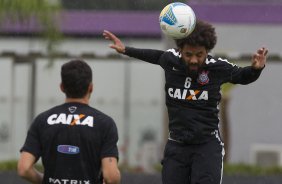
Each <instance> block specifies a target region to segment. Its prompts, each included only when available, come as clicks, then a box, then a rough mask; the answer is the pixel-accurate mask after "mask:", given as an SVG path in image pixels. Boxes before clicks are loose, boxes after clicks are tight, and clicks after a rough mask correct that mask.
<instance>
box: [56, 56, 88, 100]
mask: <svg viewBox="0 0 282 184" xmlns="http://www.w3.org/2000/svg"><path fill="white" fill-rule="evenodd" d="M61 79H62V85H63V87H64V92H65V94H66V96H67V97H68V98H82V97H84V96H85V95H86V93H87V90H88V87H89V85H90V83H91V82H92V70H91V68H90V66H89V65H88V64H87V63H86V62H85V61H82V60H78V59H77V60H71V61H69V62H67V63H65V64H63V65H62V67H61Z"/></svg>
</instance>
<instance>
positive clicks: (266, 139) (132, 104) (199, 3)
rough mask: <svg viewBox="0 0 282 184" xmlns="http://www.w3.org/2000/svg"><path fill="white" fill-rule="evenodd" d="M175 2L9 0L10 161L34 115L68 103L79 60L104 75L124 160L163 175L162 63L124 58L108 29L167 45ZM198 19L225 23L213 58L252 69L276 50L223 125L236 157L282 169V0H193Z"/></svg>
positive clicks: (5, 144)
mask: <svg viewBox="0 0 282 184" xmlns="http://www.w3.org/2000/svg"><path fill="white" fill-rule="evenodd" d="M170 2H173V1H168V0H162V1H157V0H135V1H130V0H118V1H110V0H80V1H77V0H61V1H60V0H41V1H38V0H37V1H36V0H25V1H19V0H10V1H1V2H0V3H2V4H0V7H1V8H0V12H1V16H0V25H1V27H0V84H1V88H0V148H1V149H0V161H6V160H16V159H17V158H18V156H19V149H20V148H21V146H22V145H23V143H24V139H25V137H26V133H27V130H28V128H29V126H30V124H31V122H32V120H33V118H34V117H35V116H36V115H37V114H39V113H40V112H42V111H44V110H46V109H48V108H51V107H52V106H54V105H57V104H61V103H63V102H64V94H63V93H61V92H60V90H59V84H60V67H61V65H62V64H63V63H64V62H66V61H69V60H70V59H74V58H82V59H84V60H85V61H87V62H88V63H89V64H90V65H91V66H92V69H93V73H94V85H95V89H94V93H93V95H92V98H91V102H90V104H91V106H94V107H95V108H97V109H100V110H101V111H103V112H105V113H106V114H108V115H110V116H111V117H112V118H113V119H114V120H115V122H116V124H117V126H118V131H119V136H120V139H119V142H118V147H119V151H120V166H121V167H122V168H124V169H127V170H132V171H139V172H146V173H154V172H158V171H159V170H158V168H159V167H160V165H159V164H160V161H161V159H162V154H163V148H164V144H165V142H166V140H167V123H168V121H167V112H166V107H165V95H164V94H165V93H164V73H163V70H162V69H161V67H159V66H155V65H151V64H148V63H144V62H140V61H138V60H135V59H133V58H128V57H125V56H121V55H118V54H116V53H115V52H114V51H113V50H111V49H110V48H109V47H108V45H109V44H110V43H109V42H108V41H107V40H104V39H103V37H102V32H103V30H104V29H106V30H109V31H111V32H113V33H115V34H116V35H117V36H119V37H120V38H121V39H122V41H123V42H124V43H125V45H128V46H133V47H139V48H151V49H160V50H166V49H168V48H170V47H175V45H174V42H173V41H172V40H170V39H169V38H166V37H165V36H163V35H162V33H161V31H160V28H159V22H158V21H159V20H158V18H159V13H160V11H161V10H162V8H163V7H164V6H165V5H167V4H168V3H170ZM179 2H184V3H187V4H188V5H190V6H191V7H192V8H193V9H194V11H195V14H196V16H197V18H199V19H202V20H205V21H208V22H210V23H212V24H213V25H214V27H215V28H216V32H217V36H218V43H217V45H216V47H215V49H214V50H213V51H212V53H211V54H213V55H215V56H220V57H222V58H228V59H229V61H230V62H234V63H236V64H238V65H241V66H245V65H249V64H250V62H251V61H250V59H251V56H252V54H253V53H255V52H256V50H257V49H258V48H260V47H262V46H264V47H267V48H268V49H269V57H268V63H267V66H266V68H265V69H264V70H263V72H262V75H261V77H260V78H259V79H258V80H257V81H256V82H255V83H252V84H250V85H247V86H242V85H236V86H233V85H225V86H224V88H223V91H222V92H223V100H222V104H221V110H222V111H221V112H222V113H221V114H220V116H221V117H220V118H221V121H222V122H221V124H220V128H221V131H222V135H223V138H224V142H225V146H226V151H227V155H226V157H225V160H226V163H231V164H237V163H244V164H253V165H259V166H282V133H281V132H282V126H281V123H282V120H281V114H282V99H281V94H282V85H281V81H282V74H281V71H282V51H281V48H282V45H281V41H282V38H281V33H282V13H281V12H282V1H281V0H248V1H245V0H237V1H233V0H213V1H209V0H190V1H179Z"/></svg>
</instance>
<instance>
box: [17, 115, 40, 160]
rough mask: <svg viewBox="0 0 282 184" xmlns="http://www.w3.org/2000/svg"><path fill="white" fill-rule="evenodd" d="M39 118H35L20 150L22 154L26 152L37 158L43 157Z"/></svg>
mask: <svg viewBox="0 0 282 184" xmlns="http://www.w3.org/2000/svg"><path fill="white" fill-rule="evenodd" d="M39 119H40V118H39V117H37V118H35V120H34V121H33V123H32V124H31V126H30V128H29V130H28V133H27V137H26V140H25V143H24V145H23V147H22V148H21V149H20V152H23V151H26V152H29V153H31V154H32V155H34V156H35V157H36V158H39V157H40V156H41V144H40V132H39V130H40V129H39V127H38V126H39Z"/></svg>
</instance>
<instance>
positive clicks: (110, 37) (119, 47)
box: [103, 30, 125, 54]
mask: <svg viewBox="0 0 282 184" xmlns="http://www.w3.org/2000/svg"><path fill="white" fill-rule="evenodd" d="M103 36H104V38H105V39H107V40H111V41H112V42H113V43H112V44H110V45H109V47H110V48H112V49H115V50H116V51H117V52H118V53H121V54H124V53H125V46H124V44H123V43H122V41H121V40H120V39H119V38H118V37H117V36H116V35H114V34H113V33H111V32H110V31H107V30H104V31H103Z"/></svg>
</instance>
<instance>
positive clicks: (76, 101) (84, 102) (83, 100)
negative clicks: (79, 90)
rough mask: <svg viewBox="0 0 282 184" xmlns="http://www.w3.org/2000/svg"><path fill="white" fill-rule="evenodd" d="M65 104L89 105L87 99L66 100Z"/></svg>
mask: <svg viewBox="0 0 282 184" xmlns="http://www.w3.org/2000/svg"><path fill="white" fill-rule="evenodd" d="M65 102H66V103H73V102H75V103H82V104H89V98H66V100H65Z"/></svg>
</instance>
